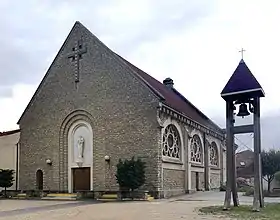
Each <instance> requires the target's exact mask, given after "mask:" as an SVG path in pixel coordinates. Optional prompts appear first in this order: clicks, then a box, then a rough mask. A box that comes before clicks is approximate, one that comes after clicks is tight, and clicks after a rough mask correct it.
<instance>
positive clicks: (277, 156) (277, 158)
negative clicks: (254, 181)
mask: <svg viewBox="0 0 280 220" xmlns="http://www.w3.org/2000/svg"><path fill="white" fill-rule="evenodd" d="M261 158H262V175H263V179H264V180H265V181H267V184H268V185H267V189H268V192H270V186H271V182H272V181H273V179H274V176H275V173H276V172H277V171H279V170H280V151H276V150H274V149H271V150H269V151H262V153H261Z"/></svg>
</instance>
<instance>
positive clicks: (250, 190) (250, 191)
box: [244, 187, 254, 196]
mask: <svg viewBox="0 0 280 220" xmlns="http://www.w3.org/2000/svg"><path fill="white" fill-rule="evenodd" d="M244 189H245V188H244ZM252 195H254V188H253V187H246V189H245V192H244V196H252Z"/></svg>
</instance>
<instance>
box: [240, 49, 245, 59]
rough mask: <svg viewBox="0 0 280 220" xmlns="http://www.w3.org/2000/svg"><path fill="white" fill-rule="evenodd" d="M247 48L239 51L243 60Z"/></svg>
mask: <svg viewBox="0 0 280 220" xmlns="http://www.w3.org/2000/svg"><path fill="white" fill-rule="evenodd" d="M245 51H246V50H244V49H243V48H242V49H241V50H240V51H239V53H241V58H242V60H243V53H244V52H245Z"/></svg>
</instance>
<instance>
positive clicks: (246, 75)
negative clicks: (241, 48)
mask: <svg viewBox="0 0 280 220" xmlns="http://www.w3.org/2000/svg"><path fill="white" fill-rule="evenodd" d="M221 96H222V98H223V99H225V100H229V99H236V98H238V97H240V96H242V97H244V96H245V97H246V96H247V97H248V98H253V97H264V96H265V94H264V91H263V89H262V87H261V85H260V84H259V82H258V81H257V79H256V78H255V77H254V75H253V74H252V73H251V71H250V69H249V68H248V66H247V65H246V63H245V62H244V60H243V59H241V60H240V62H239V64H238V66H237V68H236V70H235V71H234V73H233V74H232V76H231V77H230V79H229V81H228V82H227V84H226V86H225V87H224V89H223V91H222V92H221Z"/></svg>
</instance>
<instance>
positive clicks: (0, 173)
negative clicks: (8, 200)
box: [0, 169, 14, 197]
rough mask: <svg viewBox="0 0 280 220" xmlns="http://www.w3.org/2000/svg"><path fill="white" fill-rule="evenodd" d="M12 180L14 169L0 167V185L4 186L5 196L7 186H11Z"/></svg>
mask: <svg viewBox="0 0 280 220" xmlns="http://www.w3.org/2000/svg"><path fill="white" fill-rule="evenodd" d="M13 182H14V170H9V169H6V170H3V169H0V187H3V188H4V195H5V197H7V188H9V187H11V186H12V185H13Z"/></svg>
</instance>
